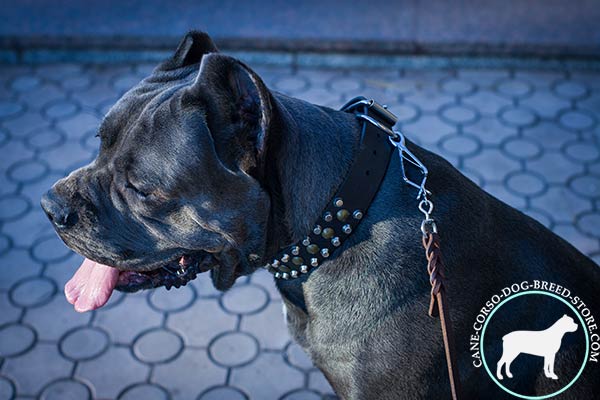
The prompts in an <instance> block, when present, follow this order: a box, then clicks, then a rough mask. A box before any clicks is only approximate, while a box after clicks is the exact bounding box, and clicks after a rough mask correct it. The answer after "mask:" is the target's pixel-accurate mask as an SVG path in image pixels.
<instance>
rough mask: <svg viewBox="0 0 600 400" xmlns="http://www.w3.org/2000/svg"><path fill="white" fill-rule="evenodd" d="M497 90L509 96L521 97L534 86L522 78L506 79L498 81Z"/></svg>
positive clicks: (528, 92)
mask: <svg viewBox="0 0 600 400" xmlns="http://www.w3.org/2000/svg"><path fill="white" fill-rule="evenodd" d="M496 90H497V91H498V93H500V94H502V95H504V96H507V97H511V98H521V97H525V96H527V95H528V94H530V93H531V92H532V91H533V87H532V85H531V84H530V83H529V82H526V81H524V80H522V79H506V80H502V81H499V82H497V83H496Z"/></svg>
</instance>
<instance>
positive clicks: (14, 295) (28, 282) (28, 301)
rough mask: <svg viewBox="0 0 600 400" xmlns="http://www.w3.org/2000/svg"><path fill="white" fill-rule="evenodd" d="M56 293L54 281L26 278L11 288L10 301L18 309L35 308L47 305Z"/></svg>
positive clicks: (41, 278) (42, 278)
mask: <svg viewBox="0 0 600 400" xmlns="http://www.w3.org/2000/svg"><path fill="white" fill-rule="evenodd" d="M55 293H56V286H55V284H54V281H52V280H50V279H48V278H44V277H35V278H27V279H25V280H22V281H20V282H19V283H18V284H17V285H15V286H13V287H12V289H11V291H10V296H11V300H12V301H13V303H15V304H16V305H17V306H19V307H37V306H40V305H42V304H45V303H47V302H48V301H49V300H50V299H51V298H52V296H54V294H55Z"/></svg>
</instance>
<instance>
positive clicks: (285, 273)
mask: <svg viewBox="0 0 600 400" xmlns="http://www.w3.org/2000/svg"><path fill="white" fill-rule="evenodd" d="M281 277H282V278H283V279H290V274H288V273H287V272H284V273H283V274H281Z"/></svg>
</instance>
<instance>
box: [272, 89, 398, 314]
mask: <svg viewBox="0 0 600 400" xmlns="http://www.w3.org/2000/svg"><path fill="white" fill-rule="evenodd" d="M342 110H343V111H347V112H352V113H355V114H356V116H357V118H360V119H361V120H363V121H364V123H363V125H362V128H361V139H360V145H359V149H358V152H357V154H356V156H355V160H354V163H353V164H352V166H351V168H350V171H349V172H348V174H347V175H346V179H345V180H344V182H343V183H342V185H341V186H340V187H339V189H338V190H337V192H336V194H335V195H334V196H333V198H332V199H331V200H330V201H329V202H328V203H327V205H326V206H325V208H324V209H323V212H322V213H321V217H320V218H319V219H318V220H317V221H316V222H315V224H314V225H313V226H314V227H313V230H312V231H311V232H309V233H308V235H307V236H306V237H305V238H304V239H303V240H301V241H299V242H297V243H295V244H293V245H291V246H287V247H285V248H284V249H282V250H280V251H279V253H277V255H276V256H275V258H274V260H273V261H272V262H271V263H270V264H268V265H266V266H265V268H266V269H267V270H268V271H269V272H271V273H272V274H273V275H274V276H275V278H276V284H277V287H278V289H279V291H280V292H281V293H282V295H283V296H284V297H285V298H286V299H287V300H288V301H290V302H291V303H293V304H294V305H296V306H297V307H299V308H301V309H302V310H304V311H305V312H306V303H305V301H304V294H303V291H302V283H303V282H305V281H306V279H307V278H308V276H309V275H310V273H311V272H312V271H314V270H315V269H316V268H317V267H318V266H319V265H321V264H322V263H323V262H325V261H326V260H327V259H328V258H329V257H331V256H332V255H333V254H334V253H335V252H336V250H337V249H339V248H340V247H342V244H343V243H344V241H345V240H346V239H347V238H348V237H349V236H350V235H351V234H352V232H353V231H354V230H355V229H356V227H357V226H358V224H359V223H360V221H361V220H362V218H363V217H364V216H365V214H366V213H367V211H368V209H369V206H370V204H371V201H372V200H373V198H374V197H375V194H376V193H377V191H378V190H379V186H380V185H381V182H382V181H383V178H384V176H385V174H386V171H387V167H388V164H389V162H390V157H391V155H392V153H393V152H394V149H395V147H394V146H392V145H391V144H390V142H389V138H390V137H394V133H393V131H392V127H393V126H394V124H395V123H396V117H395V116H394V115H393V114H392V113H390V112H389V111H387V109H386V108H385V107H384V106H381V105H380V104H378V103H376V102H375V101H373V100H367V99H365V98H364V97H357V98H354V99H352V100H350V101H349V102H348V103H347V104H346V105H344V106H343V107H342Z"/></svg>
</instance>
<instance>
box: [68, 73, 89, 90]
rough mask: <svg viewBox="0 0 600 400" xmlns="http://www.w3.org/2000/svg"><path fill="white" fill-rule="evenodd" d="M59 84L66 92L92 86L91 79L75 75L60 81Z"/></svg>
mask: <svg viewBox="0 0 600 400" xmlns="http://www.w3.org/2000/svg"><path fill="white" fill-rule="evenodd" d="M60 84H61V86H62V87H63V88H65V89H67V90H72V91H76V90H83V89H87V88H88V87H90V85H91V84H92V79H91V78H90V77H89V76H87V75H76V76H70V77H68V78H65V79H63V80H61V81H60Z"/></svg>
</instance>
